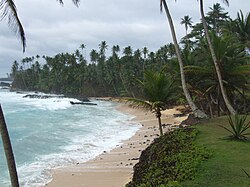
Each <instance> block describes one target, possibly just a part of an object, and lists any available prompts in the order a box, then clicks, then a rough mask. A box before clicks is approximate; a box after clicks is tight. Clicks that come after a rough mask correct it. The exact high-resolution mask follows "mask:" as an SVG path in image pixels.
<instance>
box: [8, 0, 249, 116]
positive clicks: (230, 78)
mask: <svg viewBox="0 0 250 187" xmlns="http://www.w3.org/2000/svg"><path fill="white" fill-rule="evenodd" d="M206 20H207V23H208V28H209V31H210V37H211V39H212V45H213V47H214V49H215V52H216V57H217V60H218V63H219V66H220V70H221V74H222V78H223V83H224V86H225V88H226V93H227V95H228V96H229V98H230V102H231V103H232V105H233V107H234V108H235V109H236V110H237V111H238V112H247V111H249V110H250V109H249V106H250V105H249V103H250V94H249V90H250V87H249V83H250V62H249V48H250V37H249V36H250V31H249V25H250V15H249V14H247V15H245V16H244V15H243V13H242V12H239V13H238V17H237V18H236V19H234V20H233V19H231V18H230V17H229V15H228V13H226V12H224V11H223V8H222V7H221V6H220V4H215V5H214V6H213V7H212V8H211V10H210V11H209V12H208V14H207V16H206ZM181 23H182V24H184V26H185V29H186V31H188V28H191V31H190V32H189V33H188V32H187V34H186V36H184V37H183V38H182V40H181V48H180V49H181V56H182V59H183V61H184V72H185V74H186V79H187V85H188V89H189V91H190V92H191V96H192V99H193V100H194V102H195V103H196V105H197V106H199V108H200V109H202V110H203V111H205V113H207V114H208V115H210V116H216V115H220V114H221V113H226V112H227V107H226V106H225V103H224V100H223V97H222V94H221V91H220V88H219V83H218V80H217V75H216V71H215V69H214V66H213V63H212V57H211V55H210V53H209V49H208V45H207V41H206V39H205V33H204V29H203V27H202V23H197V24H195V25H192V24H191V23H192V21H191V18H190V17H188V16H185V17H184V18H183V19H182V21H181ZM107 49H108V45H107V43H106V41H102V42H101V43H100V45H99V49H98V50H95V49H93V50H92V51H91V53H90V61H87V59H88V57H87V55H86V53H85V52H86V51H85V50H86V46H85V45H84V44H82V45H81V46H80V49H76V50H75V52H74V53H72V54H70V53H61V54H57V55H55V56H54V57H48V56H43V57H42V58H40V56H39V55H37V56H36V57H26V58H24V59H23V60H22V61H21V62H17V61H15V62H14V63H13V66H12V76H13V77H14V83H13V87H14V88H17V89H22V90H34V91H43V92H50V93H64V94H72V95H83V96H129V97H140V98H142V97H143V90H142V89H141V88H140V86H139V85H138V84H137V82H136V79H139V80H143V75H144V72H145V71H146V70H150V71H155V72H159V71H160V70H162V69H164V70H165V74H166V75H167V76H168V77H170V78H171V79H172V80H174V82H175V87H177V89H176V90H175V92H176V95H177V96H178V99H177V100H176V102H177V103H182V104H183V103H185V99H184V97H183V93H182V90H181V81H180V70H179V67H178V62H177V58H176V53H175V49H174V45H173V44H172V43H170V44H167V45H165V46H163V47H161V48H160V49H159V50H157V51H155V52H151V51H149V50H148V49H147V47H144V48H143V49H136V50H133V49H132V47H131V46H127V47H124V48H123V49H122V50H121V49H120V46H118V45H114V46H112V47H111V55H109V56H107ZM120 51H122V53H121V52H120ZM109 53H110V52H109Z"/></svg>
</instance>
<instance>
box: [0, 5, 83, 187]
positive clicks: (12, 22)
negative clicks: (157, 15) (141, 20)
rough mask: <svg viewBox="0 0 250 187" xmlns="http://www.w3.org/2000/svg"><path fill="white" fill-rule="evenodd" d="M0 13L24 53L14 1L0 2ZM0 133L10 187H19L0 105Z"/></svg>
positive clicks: (24, 42)
mask: <svg viewBox="0 0 250 187" xmlns="http://www.w3.org/2000/svg"><path fill="white" fill-rule="evenodd" d="M58 1H59V2H60V4H63V1H62V0H58ZM72 1H73V3H74V4H75V5H76V6H78V4H79V2H80V0H72ZM0 11H3V13H2V15H1V16H2V19H3V18H6V17H7V19H8V24H9V26H10V27H11V28H12V29H13V30H14V32H15V33H17V34H18V35H19V37H20V38H21V42H22V47H23V52H25V47H26V37H25V32H24V29H23V26H22V23H21V21H20V19H19V17H18V14H17V9H16V5H15V3H14V1H13V0H1V1H0ZM0 133H1V137H2V141H3V146H4V152H5V155H6V159H7V163H8V168H9V174H10V180H11V184H12V187H19V182H18V176H17V171H16V164H15V159H14V154H13V151H12V146H11V141H10V139H9V133H8V130H7V127H6V123H5V120H4V115H3V112H2V108H1V105H0Z"/></svg>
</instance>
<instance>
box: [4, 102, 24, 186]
mask: <svg viewBox="0 0 250 187" xmlns="http://www.w3.org/2000/svg"><path fill="white" fill-rule="evenodd" d="M0 134H1V137H2V142H3V147H4V153H5V156H6V159H7V165H8V169H9V174H10V180H11V185H12V187H19V182H18V176H17V171H16V163H15V158H14V153H13V150H12V146H11V142H10V137H9V133H8V129H7V126H6V123H5V119H4V115H3V111H2V107H1V104H0Z"/></svg>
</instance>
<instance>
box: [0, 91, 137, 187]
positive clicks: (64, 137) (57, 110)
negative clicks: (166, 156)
mask: <svg viewBox="0 0 250 187" xmlns="http://www.w3.org/2000/svg"><path fill="white" fill-rule="evenodd" d="M24 95H25V94H15V93H8V92H0V103H2V104H3V108H4V111H6V119H7V122H8V126H9V131H10V134H11V136H12V143H13V148H14V151H15V155H16V160H17V165H18V172H19V177H20V182H21V186H23V187H37V186H42V185H45V184H46V183H48V182H49V181H50V180H51V179H52V178H51V177H52V176H51V173H50V172H51V169H53V168H57V167H63V166H66V165H69V164H76V163H78V162H85V161H87V160H89V159H91V158H94V157H95V156H97V155H98V154H100V153H102V152H103V151H109V150H111V149H112V148H115V147H116V145H117V144H120V142H121V141H122V140H125V139H128V138H129V137H131V136H132V135H133V134H134V133H135V132H136V131H137V130H138V128H139V125H136V124H134V123H132V122H128V120H130V119H131V118H132V116H127V115H124V114H122V113H120V112H118V111H116V110H115V109H114V107H115V104H114V103H111V102H104V101H93V102H95V103H97V104H98V105H97V106H72V105H71V104H70V103H69V101H72V99H69V98H50V99H30V98H23V96H24ZM128 124H129V125H128ZM1 151H2V150H1V149H0V153H1ZM2 167H3V168H5V171H6V166H4V163H2V161H1V160H0V169H1V171H4V169H2ZM4 174H5V178H2V177H1V178H0V186H3V184H4V186H8V185H7V183H6V182H4V181H6V180H7V171H6V172H5V173H4Z"/></svg>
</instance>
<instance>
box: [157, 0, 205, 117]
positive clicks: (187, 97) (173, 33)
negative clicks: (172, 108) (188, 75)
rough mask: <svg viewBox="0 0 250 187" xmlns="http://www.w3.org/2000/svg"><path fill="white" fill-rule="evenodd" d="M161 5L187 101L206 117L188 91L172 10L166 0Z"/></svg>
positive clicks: (194, 110)
mask: <svg viewBox="0 0 250 187" xmlns="http://www.w3.org/2000/svg"><path fill="white" fill-rule="evenodd" d="M160 7H161V10H162V7H164V9H165V12H166V15H167V19H168V22H169V26H170V30H171V34H172V38H173V42H174V46H175V51H176V55H177V59H178V62H179V68H180V74H181V84H182V89H183V92H184V95H185V97H186V99H187V102H188V104H189V106H190V108H191V109H192V111H193V113H194V115H195V116H196V117H199V118H205V117H207V115H206V114H205V113H204V112H202V111H201V110H200V109H198V107H197V106H196V105H195V103H194V102H193V100H192V98H191V96H190V93H189V91H188V88H187V83H186V79H185V74H184V70H183V61H182V58H181V53H180V49H179V45H178V42H177V38H176V34H175V28H174V24H173V20H172V17H171V14H170V11H169V9H168V6H167V3H166V1H165V0H160Z"/></svg>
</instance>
